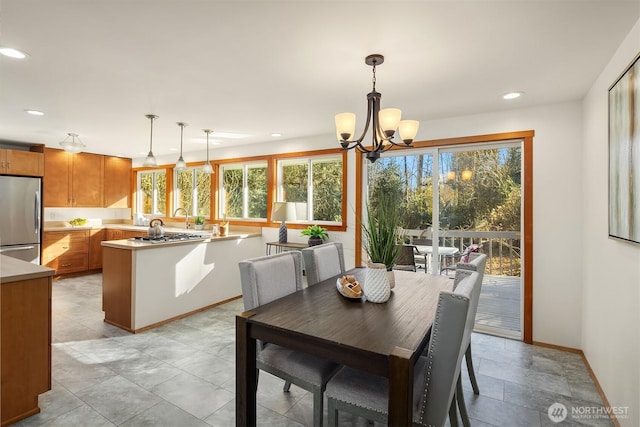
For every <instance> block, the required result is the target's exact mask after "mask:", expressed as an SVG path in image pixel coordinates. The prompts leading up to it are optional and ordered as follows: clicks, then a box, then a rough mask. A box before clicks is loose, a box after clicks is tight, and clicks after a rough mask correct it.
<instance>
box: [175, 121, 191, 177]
mask: <svg viewBox="0 0 640 427" xmlns="http://www.w3.org/2000/svg"><path fill="white" fill-rule="evenodd" d="M177 124H178V126H180V158H179V159H178V161H177V162H176V167H175V169H176V171H178V172H180V171H183V170H185V169H186V168H187V164H186V163H185V161H184V159H183V158H182V136H183V134H184V127H185V126H189V125H188V124H186V123H183V122H178V123H177Z"/></svg>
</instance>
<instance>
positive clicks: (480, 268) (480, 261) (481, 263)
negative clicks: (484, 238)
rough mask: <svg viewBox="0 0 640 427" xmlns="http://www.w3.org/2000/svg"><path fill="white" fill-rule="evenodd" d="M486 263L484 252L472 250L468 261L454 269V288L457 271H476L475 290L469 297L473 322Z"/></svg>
mask: <svg viewBox="0 0 640 427" xmlns="http://www.w3.org/2000/svg"><path fill="white" fill-rule="evenodd" d="M471 256H473V257H471ZM486 265H487V256H486V255H485V254H481V253H474V252H472V253H471V254H470V259H469V262H468V263H459V264H458V269H457V270H456V278H455V280H454V285H453V286H454V289H455V287H456V283H455V282H457V281H458V272H460V273H461V274H464V273H463V272H465V271H475V272H477V273H478V286H477V292H474V294H473V296H472V298H471V308H470V313H471V318H472V319H473V321H474V323H475V320H476V313H477V312H478V303H479V302H480V292H481V290H482V280H483V279H484V269H485V267H486ZM470 339H471V337H469V340H470Z"/></svg>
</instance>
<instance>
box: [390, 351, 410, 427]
mask: <svg viewBox="0 0 640 427" xmlns="http://www.w3.org/2000/svg"><path fill="white" fill-rule="evenodd" d="M411 354H412V353H411V351H409V350H407V349H405V348H400V347H396V348H394V349H393V351H392V352H391V355H390V357H389V408H388V409H389V425H390V426H398V427H402V426H410V425H412V423H413V419H412V418H413V410H412V409H413V408H412V406H413V405H412V402H413V364H412V363H411Z"/></svg>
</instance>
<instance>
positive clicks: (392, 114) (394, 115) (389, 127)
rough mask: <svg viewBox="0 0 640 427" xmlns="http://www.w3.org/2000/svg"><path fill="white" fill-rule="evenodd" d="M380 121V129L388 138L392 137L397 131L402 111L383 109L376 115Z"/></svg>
mask: <svg viewBox="0 0 640 427" xmlns="http://www.w3.org/2000/svg"><path fill="white" fill-rule="evenodd" d="M378 118H379V119H380V129H382V131H383V132H384V134H385V135H386V136H387V138H388V137H390V136H393V134H394V133H395V131H396V129H398V123H400V119H401V118H402V111H400V110H399V109H398V108H385V109H382V110H380V112H379V113H378Z"/></svg>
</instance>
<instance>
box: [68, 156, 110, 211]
mask: <svg viewBox="0 0 640 427" xmlns="http://www.w3.org/2000/svg"><path fill="white" fill-rule="evenodd" d="M73 156H74V157H73V162H72V172H71V185H72V190H71V196H72V200H73V206H78V207H84V208H101V207H102V178H103V171H104V156H102V155H99V154H90V153H77V154H74V155H73Z"/></svg>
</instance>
